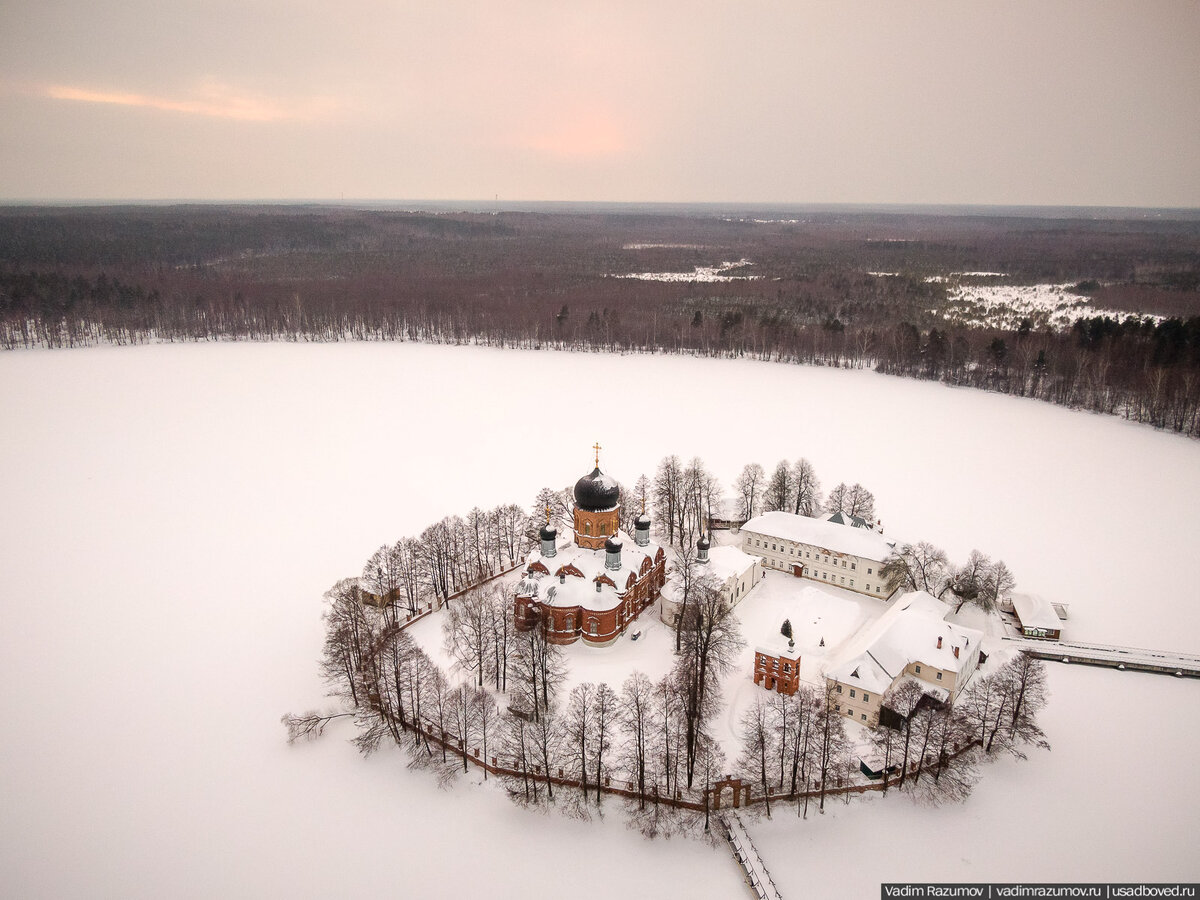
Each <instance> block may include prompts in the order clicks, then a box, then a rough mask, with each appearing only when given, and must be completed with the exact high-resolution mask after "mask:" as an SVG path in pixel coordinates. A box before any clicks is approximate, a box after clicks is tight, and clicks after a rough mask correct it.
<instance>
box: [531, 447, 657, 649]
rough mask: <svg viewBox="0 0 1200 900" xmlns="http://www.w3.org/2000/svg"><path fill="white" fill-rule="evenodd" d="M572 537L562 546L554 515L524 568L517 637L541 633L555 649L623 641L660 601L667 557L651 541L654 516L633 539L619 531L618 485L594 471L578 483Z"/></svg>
mask: <svg viewBox="0 0 1200 900" xmlns="http://www.w3.org/2000/svg"><path fill="white" fill-rule="evenodd" d="M574 497H575V503H574V506H573V508H572V510H571V522H572V533H571V535H570V537H569V539H567V540H565V541H560V540H559V537H558V530H557V529H556V528H555V527H554V525H553V524H552V523H551V521H550V517H549V514H547V520H546V524H545V526H543V527H542V529H541V533H540V535H539V537H540V547H539V548H538V549H537V550H534V551H533V552H531V553H530V554H529V556H528V557H527V558H526V561H525V574H524V577H523V578H522V579H521V581H520V583H519V584H518V585H517V590H516V595H515V597H514V598H513V620H514V624H515V626H516V628H517V629H518V630H520V631H528V630H529V629H531V628H541V629H543V631H544V632H545V635H546V639H547V640H548V641H550V642H551V643H554V644H573V643H575V641H578V640H583V642H584V643H586V644H592V645H595V646H602V645H604V644H610V643H612V642H613V641H615V640H616V639H617V638H618V637H620V636H621V635H622V634H623V633H624V632H625V630H626V629H627V628H628V627H629V624H630V623H631V622H633V621H634V620H635V619H636V618H637V617H638V615H640V614H641V612H642V611H643V610H644V609H646V607H648V606H650V605H652V604H653V603H654V602H655V601H657V600H658V598H659V595H660V593H661V591H662V587H663V583H664V582H665V580H666V553H665V551H664V550H663V548H662V547H660V546H659V545H658V544H656V543H654V542H653V541H651V540H650V517H649V516H647V515H646V514H645V513H643V514H642V515H640V516H638V518H637V520H636V524H635V528H634V538H633V540H632V541H631V540H629V537H628V536H627V535H626V534H625V533H624V532H622V531H621V530H620V527H619V524H620V513H621V507H620V486H619V485H618V484H617V482H616V481H615V480H613V479H612V478H610V477H609V476H607V475H605V474H604V473H603V472H601V471H600V460H599V456H598V455H597V459H596V468H595V469H594V470H593V471H592V472H591V473H590V474H588V475H584V476H583V477H582V478H580V479H579V481H577V482H576V483H575V490H574Z"/></svg>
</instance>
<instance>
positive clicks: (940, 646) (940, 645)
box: [938, 634, 942, 650]
mask: <svg viewBox="0 0 1200 900" xmlns="http://www.w3.org/2000/svg"><path fill="white" fill-rule="evenodd" d="M938 649H939V650H941V649H942V636H941V635H940V634H939V635H938Z"/></svg>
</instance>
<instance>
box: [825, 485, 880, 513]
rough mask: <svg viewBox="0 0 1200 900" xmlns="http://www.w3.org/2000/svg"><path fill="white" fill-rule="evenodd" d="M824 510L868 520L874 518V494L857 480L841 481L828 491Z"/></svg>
mask: <svg viewBox="0 0 1200 900" xmlns="http://www.w3.org/2000/svg"><path fill="white" fill-rule="evenodd" d="M825 512H827V513H836V512H841V513H846V514H847V515H851V516H861V517H862V518H864V519H866V520H867V521H870V520H872V519H874V518H875V495H874V494H872V493H871V492H870V491H868V490H867V489H866V488H865V487H863V486H862V485H861V484H858V483H857V482H856V483H855V484H853V485H847V484H846V482H844V481H843V482H841V483H840V484H839V485H838V486H837V487H835V488H834V489H833V490H832V491H830V492H829V499H828V500H826V501H825Z"/></svg>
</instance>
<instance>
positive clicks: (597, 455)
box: [592, 441, 600, 469]
mask: <svg viewBox="0 0 1200 900" xmlns="http://www.w3.org/2000/svg"><path fill="white" fill-rule="evenodd" d="M592 449H593V450H595V451H596V468H597V469H598V468H600V442H599V441H596V443H594V444H592Z"/></svg>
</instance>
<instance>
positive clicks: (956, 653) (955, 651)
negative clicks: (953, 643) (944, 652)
mask: <svg viewBox="0 0 1200 900" xmlns="http://www.w3.org/2000/svg"><path fill="white" fill-rule="evenodd" d="M954 658H955V659H958V648H957V647H955V648H954Z"/></svg>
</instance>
